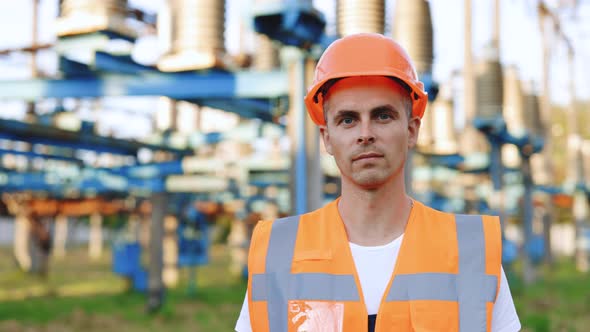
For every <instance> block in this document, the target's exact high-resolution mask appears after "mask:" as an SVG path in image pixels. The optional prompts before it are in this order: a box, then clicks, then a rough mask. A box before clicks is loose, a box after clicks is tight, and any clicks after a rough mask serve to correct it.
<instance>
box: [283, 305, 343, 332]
mask: <svg viewBox="0 0 590 332" xmlns="http://www.w3.org/2000/svg"><path fill="white" fill-rule="evenodd" d="M343 323H344V303H339V302H328V301H289V313H288V325H289V327H288V329H287V331H288V332H342V328H343Z"/></svg>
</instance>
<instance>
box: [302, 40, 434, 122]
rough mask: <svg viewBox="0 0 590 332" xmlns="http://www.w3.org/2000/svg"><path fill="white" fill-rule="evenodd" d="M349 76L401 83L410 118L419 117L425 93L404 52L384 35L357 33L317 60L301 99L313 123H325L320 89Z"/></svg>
mask: <svg viewBox="0 0 590 332" xmlns="http://www.w3.org/2000/svg"><path fill="white" fill-rule="evenodd" d="M351 76H388V77H395V78H397V79H399V80H401V81H402V82H404V83H405V84H406V85H407V86H408V87H409V88H410V89H411V90H412V92H411V98H412V116H418V117H420V118H422V115H423V114H424V110H425V109H426V103H427V102H428V94H427V93H426V91H424V84H423V83H422V82H420V81H419V80H418V75H417V74H416V69H415V68H414V65H413V64H412V60H410V57H409V56H408V54H407V53H406V51H405V50H404V49H403V48H402V47H401V46H400V45H399V44H398V43H397V42H395V41H394V40H393V39H391V38H388V37H385V36H384V35H381V34H378V33H359V34H354V35H349V36H346V37H343V38H340V39H338V40H336V41H335V42H333V43H332V44H330V46H329V47H328V48H327V49H326V50H325V51H324V54H322V56H321V58H320V60H319V61H318V64H317V66H316V69H315V77H314V79H313V84H312V86H311V88H310V89H309V91H308V92H307V95H306V96H305V106H306V107H307V112H308V113H309V115H310V116H311V118H312V120H313V122H315V123H316V124H317V125H324V124H325V121H324V114H323V112H324V111H323V94H322V93H321V92H320V88H321V87H322V86H323V85H324V84H325V83H326V82H328V81H329V80H331V79H334V78H345V77H351Z"/></svg>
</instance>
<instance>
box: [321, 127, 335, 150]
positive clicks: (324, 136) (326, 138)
mask: <svg viewBox="0 0 590 332" xmlns="http://www.w3.org/2000/svg"><path fill="white" fill-rule="evenodd" d="M319 128H320V135H321V136H322V140H323V141H324V147H326V152H328V153H329V154H330V155H332V143H331V142H330V133H328V126H326V125H320V126H319Z"/></svg>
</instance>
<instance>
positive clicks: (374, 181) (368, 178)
mask: <svg viewBox="0 0 590 332" xmlns="http://www.w3.org/2000/svg"><path fill="white" fill-rule="evenodd" d="M354 182H355V183H356V185H357V186H359V187H361V188H362V189H366V190H374V189H379V188H380V187H382V186H383V185H384V184H385V183H386V182H387V177H384V176H379V175H377V174H366V175H365V176H360V177H358V178H356V179H354Z"/></svg>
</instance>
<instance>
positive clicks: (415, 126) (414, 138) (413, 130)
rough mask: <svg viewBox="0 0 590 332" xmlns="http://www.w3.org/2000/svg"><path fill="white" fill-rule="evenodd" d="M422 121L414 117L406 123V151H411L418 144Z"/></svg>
mask: <svg viewBox="0 0 590 332" xmlns="http://www.w3.org/2000/svg"><path fill="white" fill-rule="evenodd" d="M421 124H422V120H421V119H420V118H419V117H417V116H415V117H413V118H411V119H410V121H408V149H413V148H414V147H415V146H416V143H417V142H418V134H420V125H421Z"/></svg>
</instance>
